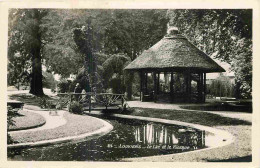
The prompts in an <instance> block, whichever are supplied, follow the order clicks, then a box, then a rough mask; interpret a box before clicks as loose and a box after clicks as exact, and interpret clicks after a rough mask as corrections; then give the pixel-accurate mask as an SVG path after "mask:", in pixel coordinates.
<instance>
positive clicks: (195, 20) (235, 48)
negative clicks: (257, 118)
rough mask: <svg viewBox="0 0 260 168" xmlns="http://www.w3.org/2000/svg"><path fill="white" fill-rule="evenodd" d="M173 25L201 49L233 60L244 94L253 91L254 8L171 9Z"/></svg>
mask: <svg viewBox="0 0 260 168" xmlns="http://www.w3.org/2000/svg"><path fill="white" fill-rule="evenodd" d="M168 17H169V18H170V25H173V26H177V27H178V28H179V29H180V31H181V32H182V33H183V34H185V35H186V36H187V38H188V39H189V40H190V41H191V42H192V43H193V44H195V45H196V46H197V47H198V48H199V49H201V50H202V51H204V52H205V53H207V54H208V55H213V56H214V57H215V58H218V59H220V60H222V61H224V62H227V63H230V64H231V68H232V70H233V71H234V72H235V78H236V85H237V87H239V88H238V90H239V92H240V96H242V97H244V98H250V97H251V92H252V10H251V9H221V10H220V9H214V10H212V9H206V10H205V9H203V10H201V9H200V10H199V9H196V10H195V9H188V10H168Z"/></svg>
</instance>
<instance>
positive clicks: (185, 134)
mask: <svg viewBox="0 0 260 168" xmlns="http://www.w3.org/2000/svg"><path fill="white" fill-rule="evenodd" d="M106 120H107V121H108V122H110V123H111V124H112V125H113V126H114V129H113V130H112V131H111V132H110V133H108V134H106V135H104V136H101V137H99V138H97V139H92V140H88V141H84V142H78V143H64V144H56V145H50V146H45V147H35V148H24V149H15V150H14V149H12V150H9V149H8V160H25V161H31V160H35V161H120V159H122V158H133V157H144V156H154V155H165V154H173V153H180V152H187V151H192V150H199V149H202V148H205V131H200V130H197V129H194V128H188V127H184V126H176V125H167V124H161V123H154V122H147V121H140V120H129V119H119V118H116V119H115V118H111V117H110V118H106Z"/></svg>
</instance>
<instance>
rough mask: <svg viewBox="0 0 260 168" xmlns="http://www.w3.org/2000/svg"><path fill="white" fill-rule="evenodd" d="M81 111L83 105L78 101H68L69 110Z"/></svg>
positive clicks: (79, 112)
mask: <svg viewBox="0 0 260 168" xmlns="http://www.w3.org/2000/svg"><path fill="white" fill-rule="evenodd" d="M83 111H84V110H83V106H82V105H81V104H80V103H79V102H77V101H73V102H71V103H70V106H69V112H72V113H75V114H82V113H83Z"/></svg>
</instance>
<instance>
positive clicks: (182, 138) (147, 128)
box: [133, 123, 205, 148]
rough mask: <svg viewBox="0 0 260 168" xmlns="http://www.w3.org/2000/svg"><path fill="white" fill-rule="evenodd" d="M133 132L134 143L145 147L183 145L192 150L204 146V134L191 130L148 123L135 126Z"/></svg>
mask: <svg viewBox="0 0 260 168" xmlns="http://www.w3.org/2000/svg"><path fill="white" fill-rule="evenodd" d="M133 132H134V136H135V142H136V143H141V144H146V145H147V144H149V145H160V146H162V145H167V146H169V145H170V146H172V145H183V146H189V147H193V148H198V147H200V148H201V147H204V146H205V134H204V132H203V131H198V130H195V129H191V128H186V129H184V128H180V127H177V126H169V125H168V126H167V125H162V124H154V123H148V124H145V125H141V126H135V127H134V129H133Z"/></svg>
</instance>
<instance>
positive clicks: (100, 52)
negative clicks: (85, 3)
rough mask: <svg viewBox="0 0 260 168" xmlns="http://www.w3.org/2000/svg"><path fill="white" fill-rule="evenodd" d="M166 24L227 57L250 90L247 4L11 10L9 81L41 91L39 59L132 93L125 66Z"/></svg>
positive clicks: (52, 68)
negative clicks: (205, 7)
mask: <svg viewBox="0 0 260 168" xmlns="http://www.w3.org/2000/svg"><path fill="white" fill-rule="evenodd" d="M168 23H169V25H173V26H177V27H178V28H179V29H180V31H181V32H182V33H183V34H184V35H185V36H186V37H187V38H188V39H189V40H190V41H191V42H192V43H193V44H194V45H196V46H197V47H198V48H200V49H201V50H203V51H204V52H205V53H207V54H208V55H213V56H214V57H215V58H219V59H221V60H222V61H225V62H228V63H230V64H231V66H232V69H233V70H234V72H235V75H236V84H237V86H238V87H239V89H238V90H240V92H241V94H240V95H242V96H243V97H250V96H251V91H252V87H251V85H252V64H251V61H252V10H240V9H239V10H238V9H237V10H231V9H229V10H215V9H214V10H194V9H189V10H180V9H179V10H150V9H149V10H105V9H101V10H96V9H84V10H82V9H73V10H72V9H71V10H67V9H45V10H42V9H12V10H10V12H9V41H8V42H9V45H8V61H9V64H8V84H10V85H17V83H18V84H19V83H24V82H28V81H31V93H33V94H36V95H37V94H38V95H41V94H42V82H41V81H42V72H41V71H42V69H41V68H42V64H43V65H44V66H45V67H46V69H47V71H48V72H52V73H55V74H59V75H61V77H62V78H67V77H69V76H70V75H71V74H74V75H77V76H78V77H77V80H79V81H80V80H81V79H80V78H81V77H83V76H84V75H87V76H88V75H89V74H91V73H93V74H92V75H91V76H92V77H91V78H89V79H87V81H88V80H90V79H91V80H92V81H95V80H96V82H92V83H106V82H108V83H111V82H112V83H113V82H118V83H120V84H122V85H124V86H123V89H122V88H121V89H119V90H121V91H122V90H125V89H126V90H127V91H128V92H129V93H130V94H129V95H131V88H132V85H131V83H132V82H133V81H134V76H133V75H131V74H130V75H129V74H125V73H123V71H122V69H123V67H124V66H125V65H126V64H127V63H129V62H130V61H132V60H134V59H135V58H136V57H138V55H139V54H141V53H142V52H143V51H144V50H146V49H148V48H149V47H151V46H152V45H154V44H155V43H156V42H158V41H159V40H160V39H161V38H163V36H164V35H165V34H166V30H167V24H168ZM125 58H128V59H125ZM118 61H119V62H118ZM82 68H83V69H82ZM111 68H112V70H111ZM110 70H111V72H109V71H110ZM18 77H19V78H18ZM85 77H86V76H85ZM109 77H112V78H113V80H112V81H111V80H110V79H109ZM87 78H88V77H87ZM97 78H100V79H99V80H98V79H97ZM112 78H111V79H112ZM82 80H83V78H82ZM84 80H85V79H84ZM123 81H124V82H123ZM34 82H36V83H34ZM122 82H123V83H122ZM84 85H87V84H84ZM89 85H90V84H89ZM18 86H19V85H18ZM102 87H105V88H106V87H109V84H107V85H104V86H102ZM114 90H117V89H116V88H115V89H114ZM116 92H119V91H118V90H117V91H116Z"/></svg>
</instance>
